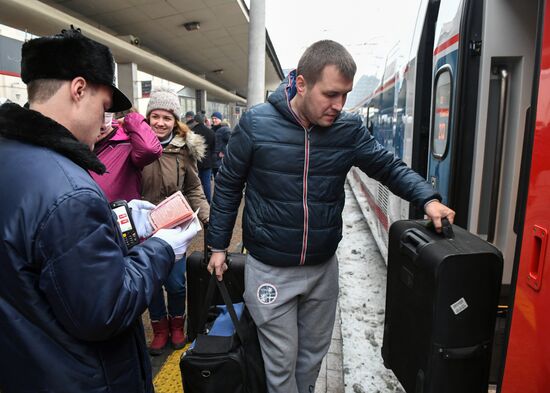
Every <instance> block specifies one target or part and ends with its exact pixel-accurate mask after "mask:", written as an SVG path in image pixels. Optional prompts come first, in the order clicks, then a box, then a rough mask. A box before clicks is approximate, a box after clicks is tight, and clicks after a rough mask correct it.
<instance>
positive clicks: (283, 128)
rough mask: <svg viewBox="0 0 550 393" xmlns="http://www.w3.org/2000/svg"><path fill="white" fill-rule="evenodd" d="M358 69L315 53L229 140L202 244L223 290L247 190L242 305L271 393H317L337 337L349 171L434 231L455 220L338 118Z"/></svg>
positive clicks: (338, 56)
mask: <svg viewBox="0 0 550 393" xmlns="http://www.w3.org/2000/svg"><path fill="white" fill-rule="evenodd" d="M355 71H356V65H355V62H354V60H353V58H352V57H351V55H350V54H349V52H348V51H347V50H346V49H345V48H344V47H343V46H342V45H340V44H338V43H337V42H334V41H329V40H324V41H319V42H316V43H314V44H313V45H311V46H310V47H309V48H308V49H306V51H305V53H304V54H303V55H302V57H301V59H300V61H299V63H298V68H297V70H294V71H292V72H291V73H290V74H289V75H288V77H287V78H286V79H285V80H284V81H283V82H282V83H281V85H280V86H279V88H278V89H277V90H276V91H275V92H274V93H273V94H271V95H270V96H269V98H268V102H267V103H265V104H260V105H256V106H253V107H252V108H250V109H249V110H248V111H247V112H246V113H245V114H244V115H243V116H242V118H241V120H240V122H239V125H238V126H237V127H236V128H235V130H234V131H233V134H232V136H231V139H230V141H229V145H228V148H227V154H226V155H225V157H224V162H223V165H222V167H221V168H220V171H219V173H218V176H217V177H216V186H215V187H216V188H215V192H214V198H213V201H212V213H211V217H210V225H209V231H208V236H207V242H208V245H209V246H210V247H211V249H212V257H211V258H210V262H209V265H208V270H209V271H210V272H215V274H216V275H217V276H218V278H221V277H222V276H223V273H224V272H225V270H227V264H226V262H225V259H226V250H227V247H228V245H229V241H230V239H231V233H232V230H233V227H234V225H235V219H236V217H237V213H238V208H239V204H240V203H241V198H242V191H243V188H244V187H245V184H246V189H245V206H244V214H243V220H242V222H243V242H244V246H245V247H246V249H247V250H248V255H247V260H246V265H245V292H244V300H245V303H246V306H247V307H248V309H249V311H250V314H251V316H252V318H253V319H254V322H255V323H256V325H257V327H258V337H259V340H260V346H261V348H262V355H263V359H264V363H265V371H266V377H267V387H268V391H269V393H310V392H313V391H314V390H315V381H316V380H317V377H318V374H319V369H320V367H321V362H322V360H323V357H324V356H325V355H326V353H327V351H328V348H329V345H330V340H331V337H332V329H333V327H334V320H335V313H336V303H337V299H338V290H339V286H338V261H337V259H336V254H335V252H336V249H337V247H338V243H339V242H340V239H341V238H342V210H343V208H344V201H345V192H344V184H345V182H346V175H347V173H348V172H349V170H350V169H351V167H352V166H356V167H358V168H360V169H361V170H363V171H364V172H365V173H366V174H367V175H368V176H370V177H372V178H374V179H376V180H378V181H380V182H381V183H382V184H384V185H386V186H387V187H388V188H389V189H390V190H391V191H392V192H393V193H394V194H396V195H398V196H400V197H401V198H404V199H406V200H408V201H410V202H413V203H415V204H416V205H418V206H421V207H423V208H424V210H425V212H426V214H427V215H428V216H429V217H430V218H431V219H432V221H433V222H434V225H435V227H436V229H437V228H438V229H439V230H441V219H442V218H443V217H447V218H448V219H449V221H451V222H452V221H453V218H454V215H455V213H454V212H453V211H452V210H451V209H449V208H448V207H446V206H445V205H443V204H441V203H440V200H441V197H440V195H439V194H437V193H436V192H435V191H434V190H433V188H432V186H431V185H430V184H429V183H427V182H426V181H425V179H423V178H422V177H421V176H419V175H418V174H417V173H416V172H414V171H413V170H411V169H410V168H408V167H407V166H406V164H405V163H404V162H402V161H401V160H399V159H398V158H396V157H394V155H393V154H392V153H390V152H389V151H387V150H385V149H384V148H383V147H382V146H381V145H379V144H378V143H377V142H376V140H375V139H373V137H372V136H371V135H370V133H369V132H368V131H367V130H366V129H365V127H364V125H363V122H362V121H361V118H360V117H359V116H358V115H355V114H350V113H346V112H343V111H342V108H343V107H344V104H345V102H346V97H347V94H348V93H349V92H350V91H351V89H352V86H353V78H354V75H355Z"/></svg>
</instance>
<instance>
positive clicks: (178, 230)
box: [153, 217, 201, 261]
mask: <svg viewBox="0 0 550 393" xmlns="http://www.w3.org/2000/svg"><path fill="white" fill-rule="evenodd" d="M200 229H201V225H200V223H199V220H198V219H197V218H196V217H195V219H194V220H193V221H191V223H189V225H187V224H184V225H183V226H177V227H175V228H172V229H160V230H159V231H157V232H156V233H155V234H154V235H153V237H158V238H159V239H162V240H164V241H165V242H166V243H168V244H169V245H170V246H171V247H172V249H173V250H174V254H175V255H176V261H177V260H180V259H181V258H183V256H184V255H185V252H186V251H187V246H189V243H191V241H192V240H193V238H194V237H195V235H196V234H197V233H198V232H199V231H200Z"/></svg>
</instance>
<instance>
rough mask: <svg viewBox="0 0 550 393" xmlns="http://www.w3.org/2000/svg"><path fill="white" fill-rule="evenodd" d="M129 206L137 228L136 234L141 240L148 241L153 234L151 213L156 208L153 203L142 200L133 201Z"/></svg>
mask: <svg viewBox="0 0 550 393" xmlns="http://www.w3.org/2000/svg"><path fill="white" fill-rule="evenodd" d="M128 206H129V207H130V208H131V209H132V220H133V221H134V225H135V226H136V232H137V233H138V236H139V237H140V238H141V239H146V238H148V237H149V236H151V234H152V233H153V226H152V225H151V221H149V213H150V212H151V210H152V209H154V208H155V207H156V206H155V205H153V204H152V203H151V202H148V201H143V200H141V199H132V200H131V201H130V202H128Z"/></svg>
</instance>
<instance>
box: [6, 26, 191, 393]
mask: <svg viewBox="0 0 550 393" xmlns="http://www.w3.org/2000/svg"><path fill="white" fill-rule="evenodd" d="M21 78H22V80H23V82H25V83H26V84H27V89H28V96H29V104H30V105H29V109H25V108H22V107H20V106H18V105H16V104H5V105H2V106H0V184H2V186H1V187H0V261H1V263H0V277H2V285H0V348H2V356H0V369H1V370H2V371H1V372H0V391H2V392H6V393H7V392H56V393H63V392H65V393H69V392H81V393H82V392H86V393H127V392H149V393H151V392H153V390H154V389H153V384H152V376H151V365H150V362H149V356H148V355H147V348H146V345H145V335H144V331H143V325H142V323H141V315H142V314H143V312H144V311H145V309H146V308H147V305H148V303H149V301H150V300H151V297H152V295H153V293H154V292H155V291H156V290H157V289H158V288H159V287H160V285H161V284H162V282H163V281H164V280H165V279H166V277H167V276H168V273H169V271H170V269H171V268H172V266H173V264H174V261H175V258H176V257H177V256H179V255H181V254H183V253H185V249H186V247H187V244H188V243H189V242H190V241H191V239H192V237H193V236H194V235H195V234H196V232H197V228H196V225H193V228H192V229H190V230H188V231H183V229H182V228H176V229H167V230H162V231H158V232H157V233H156V234H155V235H154V237H151V238H149V239H148V240H145V241H144V242H143V243H141V244H139V245H136V246H134V247H133V248H132V249H131V250H128V249H127V247H126V245H125V243H124V240H123V238H122V234H121V232H120V230H119V228H118V225H117V220H116V216H115V215H114V214H113V212H112V210H111V209H110V207H109V204H108V201H107V199H106V197H105V194H104V193H103V192H102V190H101V188H100V187H99V186H98V185H97V184H96V182H95V181H94V180H93V179H92V178H91V176H90V175H89V173H88V171H89V170H90V171H94V172H96V173H103V172H105V166H104V165H103V164H102V163H101V162H100V161H99V159H98V158H97V156H96V155H95V154H94V153H93V152H92V149H93V147H94V143H95V142H96V140H97V139H98V136H99V133H100V128H101V125H102V123H103V119H104V113H105V112H106V111H108V112H118V111H123V110H125V109H128V108H130V106H131V103H130V101H129V100H128V99H127V98H126V97H125V96H124V94H122V92H120V91H119V90H118V89H117V88H116V87H115V86H114V84H113V80H114V61H113V56H112V54H111V51H110V50H109V48H107V47H106V46H104V45H102V44H99V43H97V42H95V41H92V40H90V39H89V38H86V37H84V36H83V35H82V34H81V33H80V31H79V30H74V29H71V30H64V31H63V32H62V33H61V34H58V35H56V36H47V37H41V38H36V39H32V40H30V41H27V42H25V43H24V44H23V47H22V55H21ZM132 216H133V219H134V221H135V224H136V227H138V228H144V224H143V220H144V218H146V217H147V212H143V211H140V209H136V210H135V211H132ZM145 230H146V229H145ZM138 235H140V236H142V235H143V233H140V232H139V231H138Z"/></svg>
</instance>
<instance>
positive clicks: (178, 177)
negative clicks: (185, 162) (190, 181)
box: [176, 154, 180, 189]
mask: <svg viewBox="0 0 550 393" xmlns="http://www.w3.org/2000/svg"><path fill="white" fill-rule="evenodd" d="M176 187H178V189H179V188H180V159H179V157H178V155H177V154H176Z"/></svg>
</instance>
